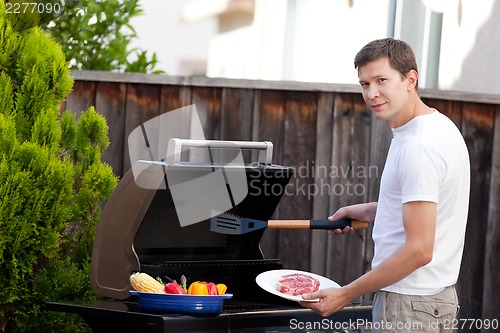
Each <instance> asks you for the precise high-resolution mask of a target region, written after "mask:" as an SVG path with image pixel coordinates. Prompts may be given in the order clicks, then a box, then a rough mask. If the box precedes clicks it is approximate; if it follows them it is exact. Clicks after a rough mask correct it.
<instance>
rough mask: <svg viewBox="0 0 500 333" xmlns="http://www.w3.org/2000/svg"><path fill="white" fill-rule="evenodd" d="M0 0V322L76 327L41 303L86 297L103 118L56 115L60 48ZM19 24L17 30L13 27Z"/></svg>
mask: <svg viewBox="0 0 500 333" xmlns="http://www.w3.org/2000/svg"><path fill="white" fill-rule="evenodd" d="M14 21H15V22H16V25H15V26H14V27H13V26H12V24H11V22H12V19H10V20H9V19H8V18H7V15H6V12H5V4H4V1H3V0H0V198H1V201H0V286H1V288H0V323H1V325H5V326H4V328H5V331H7V332H82V331H85V330H88V328H86V326H85V324H84V323H83V321H82V320H81V319H80V318H78V317H76V316H74V315H69V314H63V313H57V312H52V313H47V312H45V311H44V304H45V302H47V301H67V300H82V301H86V300H93V299H95V298H96V295H95V294H94V293H93V292H92V291H91V289H90V285H89V281H88V276H89V270H90V268H89V267H90V255H91V248H92V241H93V235H94V233H95V228H96V225H97V221H98V219H99V216H100V212H101V211H100V203H102V202H103V201H104V200H106V198H107V197H108V196H109V195H110V194H111V192H112V191H113V189H114V187H115V186H116V183H117V178H116V176H114V175H113V172H112V169H111V168H110V166H109V165H106V164H104V163H102V162H101V155H102V153H103V151H104V150H105V149H106V148H107V147H108V145H109V140H108V136H107V131H108V127H107V124H106V121H105V119H104V118H103V117H102V116H101V115H99V114H98V113H97V112H96V111H95V109H94V108H93V107H91V108H89V109H88V110H87V111H84V112H82V113H81V115H80V117H79V119H76V118H75V116H74V115H73V114H70V113H68V112H64V113H62V114H60V112H59V109H60V104H61V101H62V100H63V99H64V98H65V97H66V95H67V94H68V93H69V92H70V91H71V88H72V85H73V79H72V78H71V76H70V73H69V69H68V64H67V62H66V59H65V56H64V54H63V52H62V50H61V47H60V45H58V44H57V43H56V42H54V41H53V40H52V39H51V38H50V37H49V36H48V35H47V34H46V33H45V32H43V31H42V30H41V29H39V28H38V27H33V28H26V24H23V18H22V17H21V18H19V19H16V20H14ZM19 27H23V28H22V29H20V28H19Z"/></svg>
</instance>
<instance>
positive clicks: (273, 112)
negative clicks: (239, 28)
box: [252, 90, 286, 258]
mask: <svg viewBox="0 0 500 333" xmlns="http://www.w3.org/2000/svg"><path fill="white" fill-rule="evenodd" d="M285 101H286V97H285V92H283V91H275V90H258V91H256V93H255V101H254V112H253V123H254V124H255V126H254V127H253V129H252V139H253V140H254V141H271V142H272V143H273V145H274V147H273V148H274V150H273V163H275V164H283V151H284V148H283V142H284V131H285ZM280 211H281V204H280V205H278V208H277V209H276V211H275V213H274V217H275V218H279V217H280V215H281V214H280ZM278 237H279V231H278V230H265V231H264V234H263V236H262V238H261V242H260V246H261V249H262V252H263V253H264V257H265V258H278Z"/></svg>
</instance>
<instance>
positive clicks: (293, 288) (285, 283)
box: [277, 273, 319, 296]
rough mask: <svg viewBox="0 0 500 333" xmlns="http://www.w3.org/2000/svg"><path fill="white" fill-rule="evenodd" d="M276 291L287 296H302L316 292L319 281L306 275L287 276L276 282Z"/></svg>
mask: <svg viewBox="0 0 500 333" xmlns="http://www.w3.org/2000/svg"><path fill="white" fill-rule="evenodd" d="M277 289H278V291H280V292H282V293H284V294H288V295H293V296H296V295H302V294H305V293H311V292H315V291H318V289H319V280H317V279H315V278H313V277H312V276H309V275H306V274H300V273H295V274H287V275H283V276H282V277H281V278H280V279H279V280H278V283H277Z"/></svg>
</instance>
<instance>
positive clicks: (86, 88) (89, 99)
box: [64, 81, 97, 118]
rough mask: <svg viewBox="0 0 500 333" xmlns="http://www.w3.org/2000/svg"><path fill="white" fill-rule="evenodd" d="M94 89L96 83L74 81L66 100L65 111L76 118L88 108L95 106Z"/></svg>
mask: <svg viewBox="0 0 500 333" xmlns="http://www.w3.org/2000/svg"><path fill="white" fill-rule="evenodd" d="M96 87H97V84H96V82H85V81H75V83H74V84H73V90H72V91H71V94H69V95H68V97H67V98H66V103H65V105H64V107H65V108H66V110H68V111H71V112H72V113H74V114H75V115H76V118H78V117H79V116H80V113H81V112H82V111H87V110H88V108H89V107H90V106H92V105H95V99H96Z"/></svg>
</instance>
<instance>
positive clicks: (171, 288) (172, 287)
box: [165, 282, 186, 294]
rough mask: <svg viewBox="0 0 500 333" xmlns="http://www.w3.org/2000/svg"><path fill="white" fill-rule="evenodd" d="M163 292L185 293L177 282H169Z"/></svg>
mask: <svg viewBox="0 0 500 333" xmlns="http://www.w3.org/2000/svg"><path fill="white" fill-rule="evenodd" d="M165 292H166V293H167V294H186V291H185V290H184V288H182V287H181V286H180V285H179V284H178V283H177V282H169V283H167V284H166V285H165Z"/></svg>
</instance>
